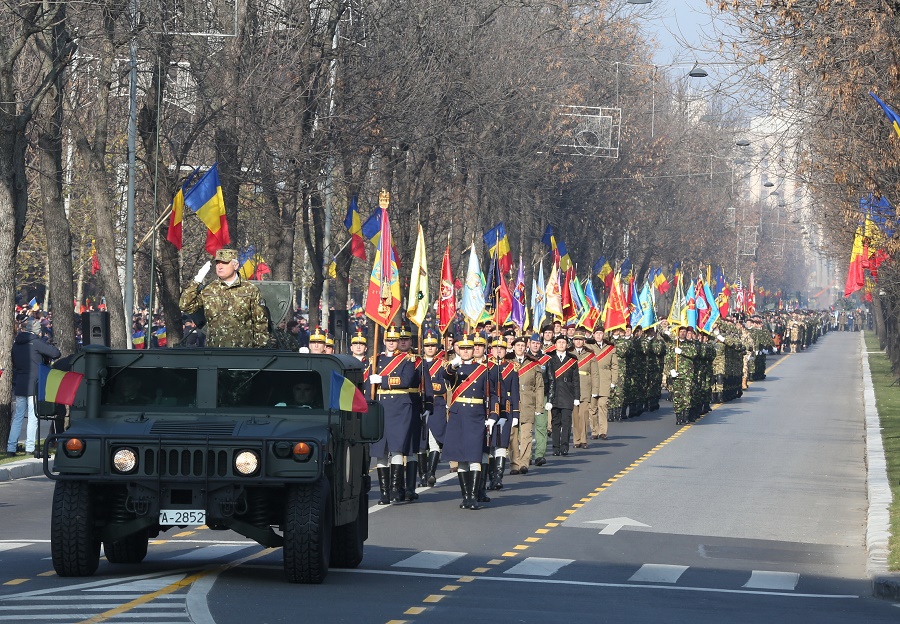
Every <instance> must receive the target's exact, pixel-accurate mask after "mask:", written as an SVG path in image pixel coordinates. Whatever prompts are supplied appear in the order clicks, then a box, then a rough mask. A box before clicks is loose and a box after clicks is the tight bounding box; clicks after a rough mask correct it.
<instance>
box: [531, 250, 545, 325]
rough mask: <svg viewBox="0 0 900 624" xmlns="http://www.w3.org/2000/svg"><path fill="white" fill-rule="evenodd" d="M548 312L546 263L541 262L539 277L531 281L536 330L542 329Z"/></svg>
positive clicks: (532, 312)
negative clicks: (545, 282)
mask: <svg viewBox="0 0 900 624" xmlns="http://www.w3.org/2000/svg"><path fill="white" fill-rule="evenodd" d="M546 313H547V289H546V286H545V284H544V263H543V262H541V263H539V268H538V278H537V279H536V280H532V281H531V316H532V329H533V330H534V331H536V332H539V331H541V325H542V324H543V322H544V316H545V315H546Z"/></svg>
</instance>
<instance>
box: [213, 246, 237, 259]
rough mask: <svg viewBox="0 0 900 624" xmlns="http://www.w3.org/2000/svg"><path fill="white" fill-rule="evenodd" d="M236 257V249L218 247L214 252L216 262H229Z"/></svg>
mask: <svg viewBox="0 0 900 624" xmlns="http://www.w3.org/2000/svg"><path fill="white" fill-rule="evenodd" d="M237 259H238V252H237V250H236V249H220V250H219V251H217V252H216V262H231V261H232V260H237Z"/></svg>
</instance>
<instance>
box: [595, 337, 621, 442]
mask: <svg viewBox="0 0 900 624" xmlns="http://www.w3.org/2000/svg"><path fill="white" fill-rule="evenodd" d="M594 340H595V341H596V343H597V344H596V346H595V348H594V349H595V350H594V361H595V362H596V363H597V389H598V392H599V394H600V396H598V397H597V398H596V399H592V400H591V438H592V439H594V440H605V439H606V434H607V432H608V426H609V425H608V424H607V421H608V419H607V413H608V409H609V396H610V394H611V393H612V390H613V388H614V387H615V383H616V379H618V377H619V365H618V364H617V363H616V354H615V350H616V347H615V345H611V344H607V343H606V342H605V341H604V340H603V328H602V327H599V326H598V328H597V329H595V330H594Z"/></svg>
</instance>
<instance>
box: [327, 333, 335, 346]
mask: <svg viewBox="0 0 900 624" xmlns="http://www.w3.org/2000/svg"><path fill="white" fill-rule="evenodd" d="M325 346H327V347H333V346H334V336H332V335H331V334H327V335H326V336H325Z"/></svg>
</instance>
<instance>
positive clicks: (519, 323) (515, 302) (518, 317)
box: [509, 256, 528, 331]
mask: <svg viewBox="0 0 900 624" xmlns="http://www.w3.org/2000/svg"><path fill="white" fill-rule="evenodd" d="M526 309H527V308H526V306H525V267H524V266H523V265H522V257H521V256H519V274H518V275H516V285H515V287H514V288H513V292H512V314H510V315H509V320H510V321H511V322H513V323H515V324H516V327H518V328H519V329H521V330H523V331H524V330H525V325H526V317H527V316H528V315H527V312H526Z"/></svg>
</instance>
